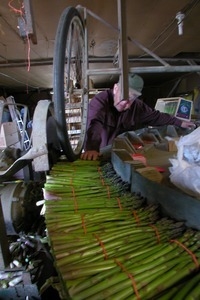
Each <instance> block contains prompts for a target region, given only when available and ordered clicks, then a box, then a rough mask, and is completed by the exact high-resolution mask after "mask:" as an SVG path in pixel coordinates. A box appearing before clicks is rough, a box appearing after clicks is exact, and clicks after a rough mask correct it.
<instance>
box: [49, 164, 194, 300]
mask: <svg viewBox="0 0 200 300" xmlns="http://www.w3.org/2000/svg"><path fill="white" fill-rule="evenodd" d="M110 168H111V167H110V166H108V165H106V166H105V167H104V166H100V164H99V162H96V161H95V162H93V161H92V162H91V161H82V160H77V161H75V162H73V163H63V162H62V163H58V164H56V165H54V166H53V168H52V170H51V172H50V175H48V176H47V180H46V183H45V186H44V195H46V198H45V199H46V201H45V206H46V213H45V219H46V226H47V232H48V236H49V240H50V245H51V249H52V254H53V256H54V258H55V266H56V268H57V271H58V273H59V275H60V278H61V282H62V284H63V288H64V289H65V290H66V299H72V300H84V299H87V300H92V299H93V300H98V299H101V300H104V299H110V300H115V299H116V300H122V299H137V300H139V299H145V300H148V299H163V300H165V299H178V298H177V297H179V296H180V287H181V288H183V294H184V297H185V298H179V299H200V291H199V292H198V291H197V289H194V285H195V283H197V282H199V256H200V253H199V237H200V236H199V232H196V231H194V230H188V229H186V228H185V226H184V224H183V223H182V222H175V221H173V220H170V219H168V218H161V217H160V214H159V207H157V206H155V205H151V206H149V205H145V203H144V199H141V197H138V196H136V195H133V194H131V193H130V192H129V191H127V185H126V184H124V183H123V182H121V181H120V179H119V178H117V176H116V175H115V174H114V172H113V170H112V169H110ZM108 174H110V175H108ZM109 176H110V177H109ZM48 199H51V200H48ZM183 282H184V284H183ZM186 282H188V285H187V284H186ZM186 286H187V288H186ZM194 290H195V292H194ZM191 293H193V295H195V297H196V298H190V295H192V294H191ZM172 295H173V297H176V298H172ZM167 297H168V298H167ZM170 297H171V298H170ZM187 297H188V298H187ZM198 297H199V298H198Z"/></svg>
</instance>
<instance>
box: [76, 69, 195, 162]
mask: <svg viewBox="0 0 200 300" xmlns="http://www.w3.org/2000/svg"><path fill="white" fill-rule="evenodd" d="M128 83H129V98H128V99H121V89H120V83H116V84H115V85H114V87H113V89H109V90H106V91H103V92H100V93H99V94H97V95H95V96H94V98H93V99H92V100H91V101H90V104H89V114H88V126H87V133H86V141H85V147H84V152H83V153H82V154H81V159H84V160H96V159H98V158H99V156H100V149H101V148H103V147H105V146H107V145H110V144H112V142H113V140H114V138H115V137H116V136H118V135H119V134H121V133H123V132H126V131H134V130H136V129H139V128H142V127H145V126H161V125H175V126H178V127H182V128H192V127H195V125H194V123H193V122H189V121H182V120H180V119H178V118H176V117H173V116H170V115H169V114H166V113H161V112H159V111H157V110H155V109H152V108H150V107H149V106H148V105H147V104H145V103H144V102H143V101H141V100H139V99H138V97H139V96H140V95H141V92H142V89H143V85H144V82H143V79H142V78H141V77H140V76H139V75H137V74H130V75H129V77H128Z"/></svg>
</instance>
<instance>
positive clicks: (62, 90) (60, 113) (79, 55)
mask: <svg viewBox="0 0 200 300" xmlns="http://www.w3.org/2000/svg"><path fill="white" fill-rule="evenodd" d="M85 51H86V50H85V39H84V26H83V21H82V18H81V16H80V14H79V12H78V10H77V9H76V8H74V7H68V8H66V9H65V10H64V11H63V13H62V15H61V17H60V20H59V23H58V27H57V31H56V38H55V49H54V59H53V72H54V83H53V86H54V87H53V91H54V99H53V101H54V110H55V120H56V126H57V134H58V139H59V141H60V144H61V148H62V150H63V154H65V155H66V157H67V159H68V160H69V161H74V160H76V159H78V158H79V157H80V153H81V151H82V148H83V145H84V140H85V133H86V125H87V113H88V98H89V97H88V92H87V91H88V87H87V78H86V77H85V76H86V75H85V74H86V56H85ZM76 117H78V118H77V119H75V118H76ZM72 124H74V125H72Z"/></svg>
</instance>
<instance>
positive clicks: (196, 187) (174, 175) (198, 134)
mask: <svg viewBox="0 0 200 300" xmlns="http://www.w3.org/2000/svg"><path fill="white" fill-rule="evenodd" d="M176 146H177V149H178V152H177V159H170V162H171V164H172V167H170V168H169V170H170V173H171V175H170V180H171V182H172V183H173V184H174V185H175V186H177V187H178V188H180V189H181V190H183V191H184V192H185V193H187V194H189V195H191V196H194V197H196V198H198V199H200V127H198V128H197V129H195V130H194V131H193V132H191V133H190V134H187V135H185V136H182V137H181V138H180V139H179V141H178V142H177V143H176Z"/></svg>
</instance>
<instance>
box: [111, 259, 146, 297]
mask: <svg viewBox="0 0 200 300" xmlns="http://www.w3.org/2000/svg"><path fill="white" fill-rule="evenodd" d="M115 262H116V264H117V265H118V266H119V267H120V268H121V270H122V271H123V272H124V273H125V274H126V275H127V276H128V278H130V280H131V282H132V286H133V290H134V293H135V295H136V297H137V299H138V300H140V299H141V298H140V295H139V293H138V289H137V285H136V282H135V279H134V277H133V275H132V274H131V273H129V272H128V271H127V270H126V268H125V267H124V266H123V265H122V263H121V262H120V261H118V260H117V259H115Z"/></svg>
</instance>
